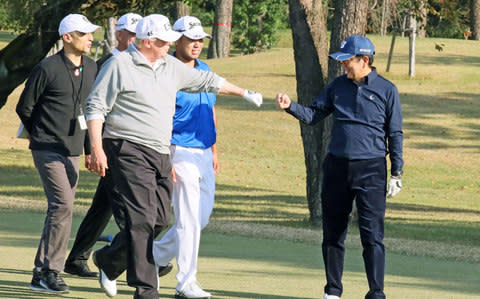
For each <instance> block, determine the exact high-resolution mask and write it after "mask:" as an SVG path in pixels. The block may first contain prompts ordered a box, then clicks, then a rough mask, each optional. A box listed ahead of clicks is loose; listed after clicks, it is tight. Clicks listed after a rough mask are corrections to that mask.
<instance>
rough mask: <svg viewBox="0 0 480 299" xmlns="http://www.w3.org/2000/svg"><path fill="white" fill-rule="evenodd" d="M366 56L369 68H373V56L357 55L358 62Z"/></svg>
mask: <svg viewBox="0 0 480 299" xmlns="http://www.w3.org/2000/svg"><path fill="white" fill-rule="evenodd" d="M364 56H365V57H368V66H369V67H372V65H373V55H362V54H359V55H355V57H357V60H360V59H362V58H363V57H364Z"/></svg>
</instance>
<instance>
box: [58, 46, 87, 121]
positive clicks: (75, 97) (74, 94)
mask: <svg viewBox="0 0 480 299" xmlns="http://www.w3.org/2000/svg"><path fill="white" fill-rule="evenodd" d="M61 56H62V59H63V64H64V65H65V69H66V70H67V73H68V76H69V77H70V82H71V83H72V100H73V117H74V118H75V117H76V115H75V112H76V111H77V104H79V103H80V94H81V91H82V86H83V57H82V64H80V67H75V68H74V72H75V71H78V72H80V74H79V75H80V76H81V79H80V86H79V88H78V90H76V89H75V81H74V80H73V77H72V73H71V69H70V68H69V67H68V65H67V61H66V57H65V53H62V55H61ZM79 107H80V111H79V112H80V113H79V115H82V114H83V108H82V105H79Z"/></svg>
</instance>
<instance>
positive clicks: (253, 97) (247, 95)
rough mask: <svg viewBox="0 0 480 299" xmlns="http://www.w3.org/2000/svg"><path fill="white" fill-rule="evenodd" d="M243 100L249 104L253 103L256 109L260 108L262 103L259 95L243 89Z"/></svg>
mask: <svg viewBox="0 0 480 299" xmlns="http://www.w3.org/2000/svg"><path fill="white" fill-rule="evenodd" d="M243 98H244V99H245V100H247V101H249V102H251V103H254V104H255V105H256V106H257V107H260V106H261V105H262V102H263V98H262V94H261V93H258V92H255V91H251V90H248V89H245V92H244V93H243Z"/></svg>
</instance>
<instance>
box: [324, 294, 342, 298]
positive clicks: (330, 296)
mask: <svg viewBox="0 0 480 299" xmlns="http://www.w3.org/2000/svg"><path fill="white" fill-rule="evenodd" d="M323 299H340V297H338V296H335V295H328V294H324V295H323Z"/></svg>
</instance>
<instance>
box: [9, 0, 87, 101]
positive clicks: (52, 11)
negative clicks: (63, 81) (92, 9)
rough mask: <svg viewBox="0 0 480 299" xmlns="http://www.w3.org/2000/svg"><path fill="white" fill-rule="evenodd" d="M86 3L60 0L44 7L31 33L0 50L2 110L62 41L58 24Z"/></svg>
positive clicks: (36, 17)
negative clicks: (54, 46) (12, 93)
mask: <svg viewBox="0 0 480 299" xmlns="http://www.w3.org/2000/svg"><path fill="white" fill-rule="evenodd" d="M82 3H83V0H59V1H57V2H56V3H55V4H52V5H50V6H46V7H42V8H41V9H40V10H38V11H37V12H36V13H35V14H34V15H33V20H32V22H31V23H30V25H29V26H28V29H27V31H26V32H25V33H23V34H20V35H19V36H18V37H17V38H15V39H14V40H13V41H12V42H10V43H9V44H8V45H7V46H6V47H5V48H4V49H2V51H0V108H2V107H3V106H4V105H5V103H6V102H7V98H8V96H9V95H10V93H11V92H12V91H13V90H14V89H15V88H16V87H17V86H18V85H20V84H22V83H23V81H25V79H26V78H27V76H28V74H29V73H30V70H31V69H32V68H33V67H34V66H35V65H36V64H37V63H38V62H39V61H40V60H41V59H42V58H44V57H45V55H46V54H47V53H48V51H49V50H50V49H51V48H52V46H53V45H54V44H55V42H56V41H57V40H58V39H59V36H58V24H59V23H60V21H61V19H62V18H63V17H64V16H65V15H66V12H69V11H77V10H78V9H79V8H80V6H81V5H82Z"/></svg>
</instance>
